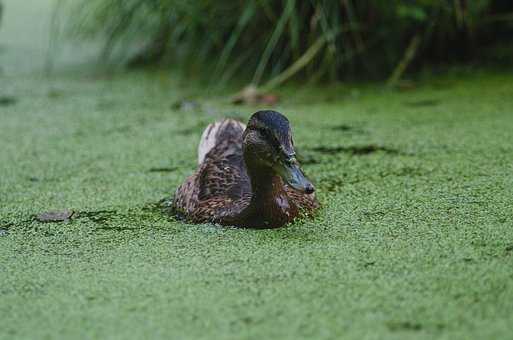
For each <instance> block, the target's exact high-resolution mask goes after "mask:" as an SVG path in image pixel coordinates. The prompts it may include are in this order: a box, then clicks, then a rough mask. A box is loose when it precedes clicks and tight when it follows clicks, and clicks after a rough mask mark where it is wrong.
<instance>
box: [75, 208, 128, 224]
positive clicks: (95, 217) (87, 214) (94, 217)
mask: <svg viewBox="0 0 513 340" xmlns="http://www.w3.org/2000/svg"><path fill="white" fill-rule="evenodd" d="M118 215H119V214H118V212H117V211H116V210H96V211H79V212H78V213H77V215H76V218H77V219H79V218H87V219H88V220H90V221H92V222H94V223H98V224H101V225H105V224H108V223H109V222H111V221H112V220H113V219H114V218H115V217H116V216H118Z"/></svg>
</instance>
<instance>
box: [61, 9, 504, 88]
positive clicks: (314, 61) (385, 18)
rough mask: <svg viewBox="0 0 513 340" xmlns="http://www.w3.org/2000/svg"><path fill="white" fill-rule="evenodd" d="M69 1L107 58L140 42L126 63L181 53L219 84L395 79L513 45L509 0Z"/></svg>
mask: <svg viewBox="0 0 513 340" xmlns="http://www.w3.org/2000/svg"><path fill="white" fill-rule="evenodd" d="M74 5H75V6H73V8H74V10H73V11H72V12H71V13H73V14H72V17H73V20H69V22H70V23H71V28H72V29H71V31H72V32H74V33H78V35H79V36H81V37H83V38H84V37H85V38H90V37H94V38H97V37H102V38H104V39H105V48H104V51H103V54H102V56H103V59H105V58H107V57H108V56H109V55H110V54H111V52H112V51H119V49H122V50H123V46H124V47H125V49H124V50H125V51H127V50H128V51H133V46H134V45H136V46H137V47H138V48H139V52H140V53H139V54H137V55H136V57H134V58H133V59H132V60H131V62H130V63H129V64H131V65H141V64H143V65H144V64H155V63H160V62H168V63H169V62H171V63H173V64H176V63H178V62H181V63H182V65H183V66H184V67H185V66H187V68H188V69H189V70H192V71H193V72H195V73H196V74H203V75H207V76H208V78H210V79H211V80H212V81H213V82H214V83H215V84H219V83H223V82H224V81H226V80H227V79H229V78H231V77H232V76H234V75H237V77H238V78H240V77H241V76H242V75H244V76H246V77H247V80H248V81H250V82H252V83H253V84H255V85H263V84H264V83H265V81H266V80H269V79H272V78H274V77H279V78H278V79H282V81H284V80H283V78H286V79H288V78H291V77H293V76H294V75H297V74H301V75H303V76H305V77H307V78H308V79H311V80H313V81H315V80H319V79H324V80H337V79H346V78H348V77H358V78H362V77H366V78H386V77H389V76H391V79H392V81H393V80H394V79H395V78H398V77H400V75H401V74H402V73H403V72H405V71H406V69H407V66H408V65H410V64H412V65H413V66H415V69H417V70H418V69H420V67H422V66H423V65H432V64H439V63H447V62H454V61H466V62H468V61H469V60H474V61H475V60H482V59H484V58H483V57H484V55H483V50H485V48H486V47H490V46H502V47H504V46H510V45H511V44H510V43H511V39H510V38H509V37H510V36H511V33H512V30H513V29H512V18H511V14H510V12H511V11H512V10H513V7H512V6H511V5H510V4H509V5H508V4H505V3H504V2H500V1H493V0H480V1H459V0H440V1H416V2H415V1H409V0H394V1H353V0H343V1H327V0H312V1H297V0H280V1H269V0H249V1H231V0H229V1H205V0H200V1H177V0H128V1H127V0H86V1H79V2H76V3H75V4H74ZM127 47H129V48H127ZM510 56H511V55H510ZM495 59H496V60H495V61H497V60H498V59H500V60H502V62H505V61H508V60H510V59H511V58H508V57H507V55H505V56H502V57H496V58H495ZM394 70H395V71H394Z"/></svg>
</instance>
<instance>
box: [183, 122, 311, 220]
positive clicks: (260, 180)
mask: <svg viewBox="0 0 513 340" xmlns="http://www.w3.org/2000/svg"><path fill="white" fill-rule="evenodd" d="M250 123H251V121H250ZM287 123H288V121H287ZM212 127H213V125H212V124H211V125H210V126H209V127H207V130H206V131H205V133H204V135H203V138H205V136H206V135H208V133H209V132H210V130H212ZM216 127H217V130H216V131H214V132H215V133H216V135H215V143H213V145H211V148H210V150H209V151H208V152H207V153H206V154H205V156H204V159H201V158H202V157H201V150H200V161H201V160H202V161H201V163H200V164H199V167H198V169H197V171H196V172H195V173H194V174H193V175H191V176H190V177H188V178H187V179H186V180H185V182H184V183H183V184H182V185H181V186H180V187H178V189H177V190H176V193H175V197H174V201H173V207H174V210H175V211H176V212H177V213H179V214H180V215H182V216H184V217H185V218H186V219H187V220H189V221H190V222H193V223H202V222H212V223H219V224H222V225H233V226H239V227H252V228H273V227H280V226H282V225H284V224H286V223H288V222H290V221H292V220H293V219H294V218H296V217H297V216H299V215H300V214H303V213H304V214H311V213H313V211H314V210H315V209H317V208H318V206H319V204H318V202H317V200H316V198H315V194H313V193H309V194H307V193H304V192H300V191H297V190H296V189H293V188H292V187H291V186H290V185H288V184H286V183H285V182H284V181H283V180H282V178H281V177H280V176H278V175H276V174H274V173H269V172H268V171H261V172H259V169H248V167H247V163H250V165H251V164H252V161H250V160H249V159H248V154H249V151H248V152H247V154H246V155H244V152H245V150H243V149H244V145H243V144H244V142H245V141H246V140H245V139H244V138H245V137H244V136H245V135H244V134H245V133H244V128H245V127H244V125H243V124H242V123H240V122H237V121H235V120H232V119H225V120H224V121H222V122H220V123H219V122H218V123H216ZM247 133H248V132H246V134H247ZM207 137H208V136H207ZM290 140H291V138H290ZM202 142H203V141H202ZM248 143H249V142H248ZM200 148H201V146H200ZM251 166H252V165H251ZM266 169H267V168H266ZM248 170H249V171H248ZM248 172H249V173H250V174H251V176H250V175H249V174H248ZM312 188H313V187H312ZM312 191H313V190H312Z"/></svg>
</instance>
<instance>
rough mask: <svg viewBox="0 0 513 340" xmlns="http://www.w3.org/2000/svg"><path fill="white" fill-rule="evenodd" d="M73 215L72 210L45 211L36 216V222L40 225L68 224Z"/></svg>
mask: <svg viewBox="0 0 513 340" xmlns="http://www.w3.org/2000/svg"><path fill="white" fill-rule="evenodd" d="M73 215H75V212H74V211H73V210H67V209H66V210H61V211H47V212H43V213H40V214H38V215H37V216H36V220H37V221H39V222H41V223H51V222H68V221H69V220H71V218H72V217H73Z"/></svg>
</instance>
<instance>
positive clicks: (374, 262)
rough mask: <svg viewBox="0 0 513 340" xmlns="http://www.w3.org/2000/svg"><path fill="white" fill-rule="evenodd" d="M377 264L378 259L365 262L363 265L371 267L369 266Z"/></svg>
mask: <svg viewBox="0 0 513 340" xmlns="http://www.w3.org/2000/svg"><path fill="white" fill-rule="evenodd" d="M375 264H376V261H368V262H365V263H364V264H363V267H364V268H369V267H372V266H374V265H375Z"/></svg>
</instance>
